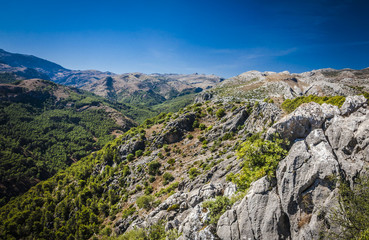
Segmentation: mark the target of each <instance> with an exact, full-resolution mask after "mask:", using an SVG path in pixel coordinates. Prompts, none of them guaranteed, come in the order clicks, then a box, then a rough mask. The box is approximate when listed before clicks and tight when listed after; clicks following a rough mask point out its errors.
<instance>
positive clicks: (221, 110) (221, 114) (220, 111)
mask: <svg viewBox="0 0 369 240" xmlns="http://www.w3.org/2000/svg"><path fill="white" fill-rule="evenodd" d="M215 115H216V116H217V118H219V119H220V118H222V117H224V116H225V115H226V114H225V110H224V108H219V109H218V110H217V111H216V113H215Z"/></svg>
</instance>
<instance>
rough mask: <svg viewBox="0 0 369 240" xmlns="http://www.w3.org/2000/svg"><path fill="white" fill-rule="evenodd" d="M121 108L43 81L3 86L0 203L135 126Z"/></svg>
mask: <svg viewBox="0 0 369 240" xmlns="http://www.w3.org/2000/svg"><path fill="white" fill-rule="evenodd" d="M123 107H124V106H117V105H114V104H112V103H110V102H108V101H107V100H105V99H103V98H101V97H98V96H95V95H93V94H91V93H88V92H84V91H81V90H78V89H74V88H69V87H65V86H61V85H57V84H55V83H52V82H50V81H45V80H39V79H31V80H23V81H18V82H17V83H16V84H0V146H1V148H0V155H1V163H0V196H1V205H2V204H4V203H5V202H6V201H8V199H9V198H10V197H12V196H17V195H19V194H21V193H24V192H26V191H27V190H28V189H29V188H30V187H31V186H33V185H35V184H36V183H38V182H39V181H40V180H45V179H47V178H49V177H51V176H52V175H54V174H55V173H57V172H58V171H59V170H62V169H65V168H66V167H68V166H69V165H70V164H72V163H73V162H76V161H78V160H79V159H81V158H82V157H84V156H86V155H88V154H90V153H91V152H92V151H96V150H99V149H101V148H102V147H103V146H104V145H105V144H106V143H107V142H108V141H111V140H113V139H114V138H115V136H116V135H119V134H122V133H123V132H125V131H127V130H128V129H129V128H130V127H132V126H135V123H134V122H133V121H132V120H130V119H129V118H127V117H125V116H124V115H123V114H122V112H124V111H125V109H124V108H123Z"/></svg>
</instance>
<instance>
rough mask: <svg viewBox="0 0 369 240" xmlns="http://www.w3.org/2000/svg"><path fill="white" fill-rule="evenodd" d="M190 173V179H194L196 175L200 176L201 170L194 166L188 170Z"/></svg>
mask: <svg viewBox="0 0 369 240" xmlns="http://www.w3.org/2000/svg"><path fill="white" fill-rule="evenodd" d="M188 174H189V177H190V179H191V180H192V179H194V178H195V177H197V176H199V175H200V174H201V172H200V171H199V170H198V169H197V168H195V167H193V168H191V169H190V170H189V171H188Z"/></svg>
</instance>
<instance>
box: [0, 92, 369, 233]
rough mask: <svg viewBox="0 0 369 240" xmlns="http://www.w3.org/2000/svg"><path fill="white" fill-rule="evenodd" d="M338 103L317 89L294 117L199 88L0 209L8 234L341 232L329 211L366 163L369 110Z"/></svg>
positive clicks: (1, 229)
mask: <svg viewBox="0 0 369 240" xmlns="http://www.w3.org/2000/svg"><path fill="white" fill-rule="evenodd" d="M202 96H203V97H204V95H202ZM313 100H316V99H313ZM329 100H330V98H324V99H323V100H320V99H319V101H321V102H320V104H322V105H320V104H317V103H314V102H310V103H309V101H312V100H311V98H306V101H305V104H302V105H300V106H298V105H297V106H296V109H295V110H294V111H293V112H292V113H290V114H287V113H285V112H283V111H282V110H281V109H280V108H279V107H278V106H277V105H276V104H274V103H270V102H242V101H219V99H217V100H210V101H209V100H206V98H205V99H204V98H200V97H199V98H198V103H196V104H194V105H192V106H189V107H186V108H184V109H182V110H181V111H179V112H177V113H174V114H161V115H159V116H157V117H155V118H153V119H148V120H146V121H145V122H144V124H143V125H141V126H139V127H136V128H132V129H131V130H130V131H128V132H127V133H125V134H123V135H122V136H120V137H119V138H118V139H116V140H114V141H113V142H110V143H108V144H107V145H106V146H105V147H104V148H103V149H102V150H100V151H96V152H95V153H93V154H91V155H89V156H88V157H85V158H83V159H82V160H81V161H79V162H77V163H75V164H72V166H71V167H69V168H67V169H65V171H63V172H60V173H58V174H56V175H55V176H54V177H52V178H50V179H49V180H47V181H44V182H42V183H39V184H38V185H37V186H35V187H33V188H32V189H31V190H30V191H28V192H27V193H25V194H24V195H22V196H20V197H18V198H16V199H14V200H12V201H10V202H9V203H8V204H7V205H5V206H3V207H2V208H1V209H0V211H1V214H0V216H1V221H2V222H3V223H4V224H3V225H2V226H0V234H1V237H2V238H8V239H10V238H12V237H14V238H17V239H19V238H27V239H31V238H37V239H39V238H53V239H90V238H91V237H92V238H95V239H96V238H97V239H106V238H107V236H110V237H111V238H112V239H162V238H163V237H164V236H165V235H166V236H167V237H168V238H169V239H177V238H178V239H245V238H246V239H248V238H251V239H318V238H319V236H322V235H321V234H328V233H329V232H331V231H333V232H338V231H340V230H339V229H338V228H335V227H334V225H333V221H332V218H331V215H330V212H329V211H330V210H331V209H333V208H334V207H335V206H337V205H336V203H337V199H338V192H339V186H340V184H339V182H340V181H341V180H344V181H348V182H349V183H350V184H354V180H355V178H356V177H358V176H359V175H360V174H364V169H365V168H366V167H367V162H366V160H365V159H367V158H368V157H369V156H368V154H367V153H368V151H367V145H368V144H367V141H366V139H368V137H369V136H368V132H369V129H368V126H369V124H368V121H369V120H368V119H369V112H368V111H369V109H368V106H367V99H366V98H364V97H363V96H355V97H346V98H345V97H343V102H342V101H337V102H335V103H334V104H336V105H328V104H326V103H324V102H328V101H329ZM303 102H304V101H301V103H303ZM337 105H338V106H337ZM276 136H279V137H280V138H281V140H280V139H279V138H276ZM340 179H341V180H340ZM140 229H144V230H140ZM323 236H324V235H323Z"/></svg>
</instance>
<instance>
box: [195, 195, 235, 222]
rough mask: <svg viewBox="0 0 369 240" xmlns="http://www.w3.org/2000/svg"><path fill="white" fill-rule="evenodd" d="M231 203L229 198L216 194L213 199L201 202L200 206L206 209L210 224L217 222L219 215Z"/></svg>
mask: <svg viewBox="0 0 369 240" xmlns="http://www.w3.org/2000/svg"><path fill="white" fill-rule="evenodd" d="M230 205H231V201H230V200H229V198H227V197H225V196H217V197H216V198H215V200H208V201H205V202H203V203H202V207H203V208H206V209H208V211H209V216H210V221H209V223H210V224H215V225H216V224H217V223H218V220H219V218H220V216H222V215H223V213H225V211H227V208H228V207H229V206H230Z"/></svg>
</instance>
